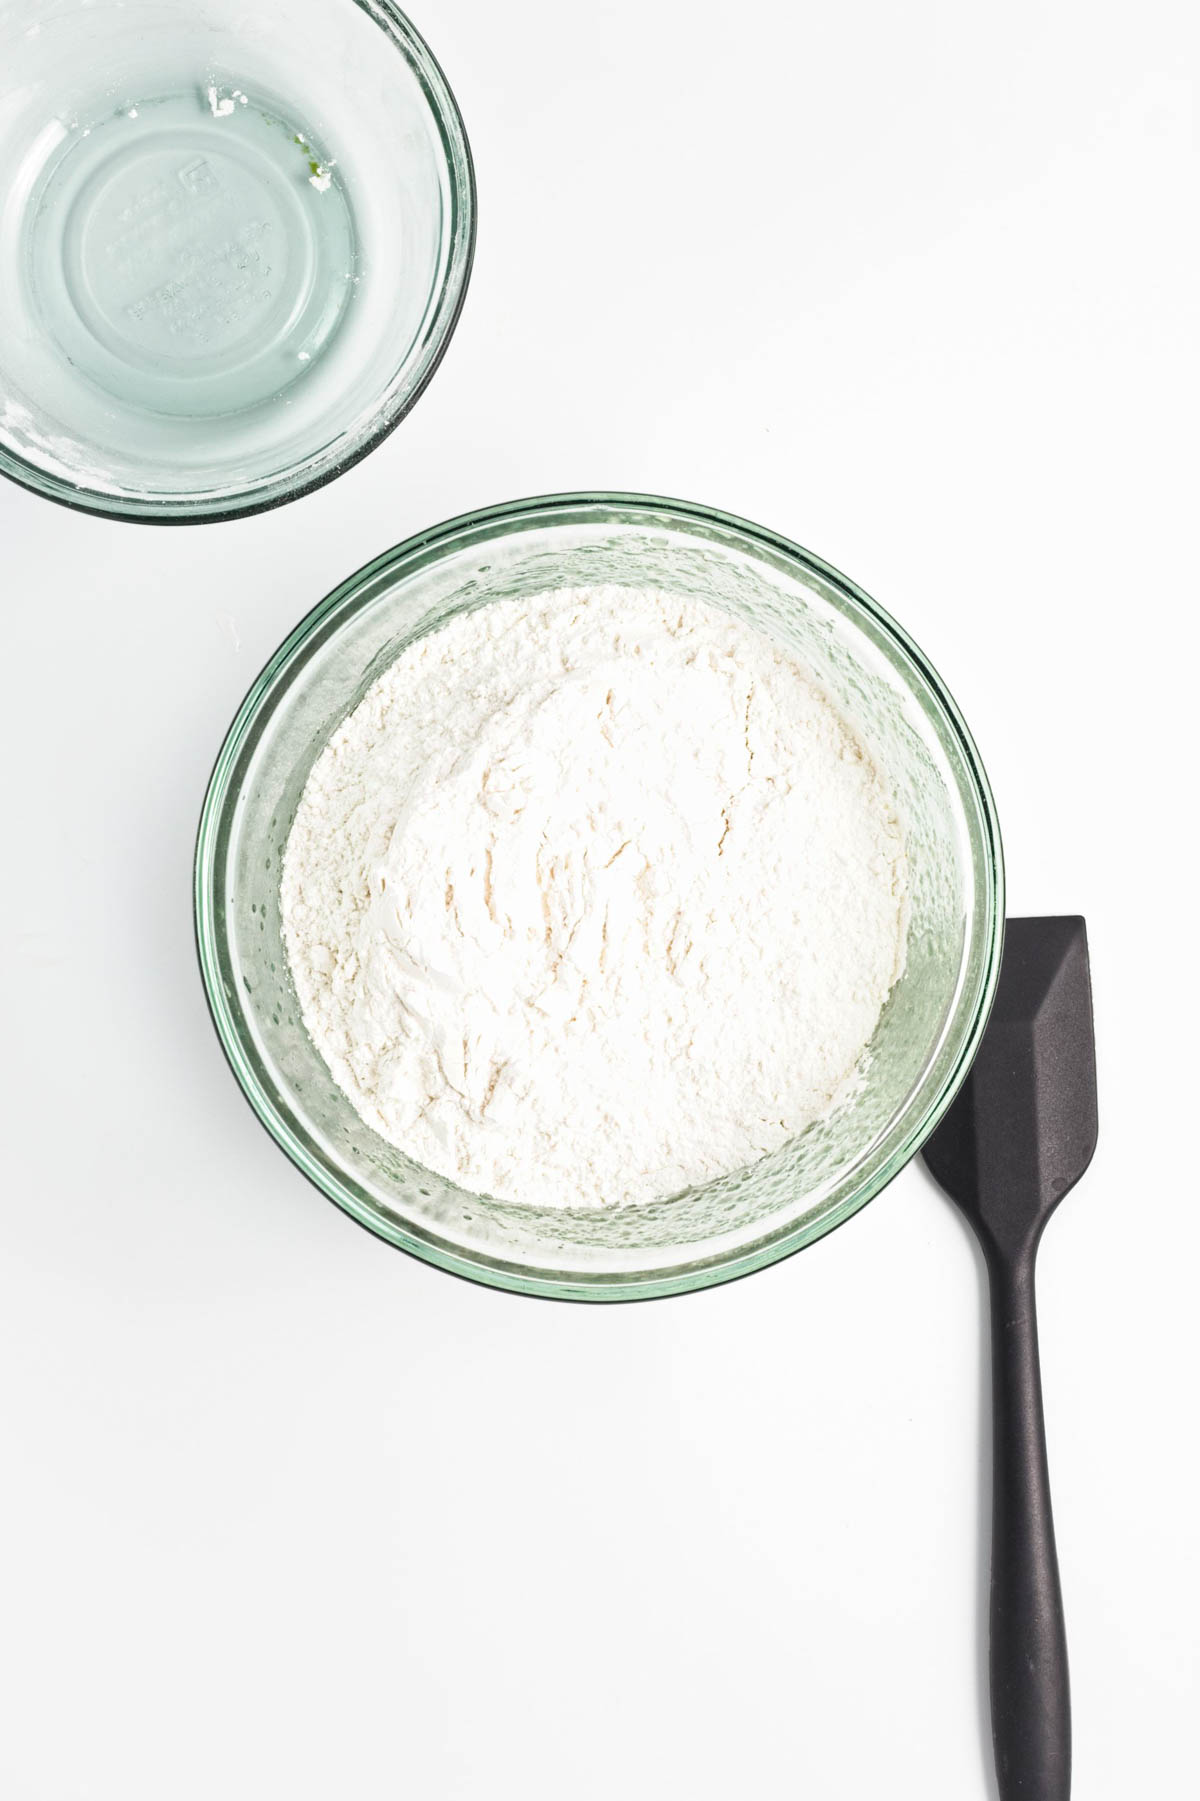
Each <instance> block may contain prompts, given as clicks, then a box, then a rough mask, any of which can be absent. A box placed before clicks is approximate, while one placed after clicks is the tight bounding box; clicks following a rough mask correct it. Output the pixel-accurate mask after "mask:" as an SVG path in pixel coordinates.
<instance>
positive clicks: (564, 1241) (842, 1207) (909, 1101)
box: [195, 494, 1004, 1300]
mask: <svg viewBox="0 0 1200 1801" xmlns="http://www.w3.org/2000/svg"><path fill="white" fill-rule="evenodd" d="M599 583H617V584H625V585H627V586H657V587H660V588H664V589H666V590H668V591H671V592H674V593H678V594H681V595H693V596H696V597H697V598H699V599H703V600H707V601H709V602H710V603H711V604H713V605H716V606H719V607H724V608H726V609H727V610H728V611H730V612H732V613H735V614H738V615H740V616H741V617H742V618H743V619H745V620H747V621H748V622H750V623H751V624H752V625H754V626H755V627H756V628H757V629H758V630H760V631H762V632H765V633H766V634H767V635H768V636H769V637H771V638H772V639H774V640H775V641H776V642H777V643H779V644H780V645H783V646H785V647H788V648H789V649H791V650H792V651H794V652H795V653H796V654H797V655H798V656H799V657H801V658H802V659H803V660H804V661H805V662H806V663H807V664H808V665H809V666H810V667H811V668H812V669H813V670H814V671H816V673H817V674H818V675H819V677H820V679H821V681H822V682H823V683H824V685H825V686H826V688H827V689H828V691H829V692H830V693H831V694H832V695H833V696H834V697H835V698H836V699H837V701H838V703H839V705H840V706H841V708H842V709H843V711H844V712H845V713H846V714H848V715H849V716H850V717H851V718H852V719H853V721H854V723H855V725H856V727H857V729H858V732H859V734H860V735H861V737H862V738H863V739H864V741H865V742H866V743H867V744H868V746H869V748H870V749H871V750H872V751H873V753H874V755H875V757H876V759H877V760H878V762H879V764H880V765H881V766H882V768H883V769H884V770H885V771H886V772H887V774H888V776H889V777H890V779H891V782H892V784H893V786H894V789H895V792H896V796H897V800H898V803H899V807H900V809H901V812H902V815H903V818H904V821H905V824H906V829H907V837H908V854H909V862H910V878H911V920H910V924H909V932H908V946H907V966H906V968H905V971H904V974H903V976H902V977H901V979H900V981H899V982H898V984H897V985H896V987H895V989H894V990H893V993H892V995H891V997H890V999H889V1001H888V1003H887V1006H886V1008H885V1009H884V1012H883V1016H882V1018H881V1019H880V1022H879V1025H878V1028H877V1030H876V1032H875V1035H874V1038H873V1039H872V1042H871V1045H870V1047H869V1052H868V1063H867V1068H866V1079H865V1081H864V1083H863V1085H862V1088H861V1090H860V1092H859V1093H858V1094H857V1095H856V1096H855V1097H854V1099H853V1100H852V1101H850V1102H849V1103H847V1104H846V1105H845V1106H843V1107H842V1108H840V1109H839V1110H838V1111H837V1112H835V1113H834V1114H833V1115H832V1116H831V1117H830V1118H829V1119H827V1120H825V1121H824V1122H821V1123H819V1124H818V1125H816V1126H814V1127H812V1128H810V1129H809V1130H808V1131H806V1132H804V1133H802V1134H801V1135H800V1136H799V1137H797V1138H796V1139H794V1140H793V1141H792V1142H791V1143H790V1144H788V1145H786V1146H785V1147H784V1148H783V1149H782V1150H780V1151H778V1152H776V1153H774V1154H773V1155H771V1156H769V1157H765V1158H763V1159H762V1160H761V1161H760V1162H757V1163H755V1164H753V1165H751V1166H750V1167H748V1168H746V1169H743V1170H739V1171H737V1172H735V1173H733V1174H731V1175H728V1176H725V1177H722V1178H721V1179H720V1180H718V1181H715V1182H711V1183H708V1184H706V1185H705V1186H704V1187H702V1188H698V1189H694V1190H691V1191H689V1192H688V1193H686V1194H682V1195H676V1196H672V1197H670V1198H664V1199H663V1200H660V1201H654V1202H651V1203H649V1204H648V1205H644V1206H636V1207H629V1206H626V1207H614V1208H609V1209H586V1208H576V1209H566V1210H559V1209H539V1208H535V1207H529V1206H524V1205H522V1204H521V1203H520V1200H519V1198H518V1199H517V1200H516V1201H501V1200H496V1199H494V1198H491V1197H488V1196H485V1195H478V1194H470V1193H467V1192H465V1191H463V1190H462V1189H459V1188H457V1187H455V1185H454V1184H453V1183H451V1182H447V1181H444V1180H443V1179H442V1178H440V1177H438V1176H435V1175H433V1174H431V1173H430V1172H429V1171H428V1170H426V1169H423V1168H421V1167H420V1166H419V1165H417V1164H415V1163H413V1162H412V1161H411V1160H410V1159H408V1158H407V1157H405V1156H404V1155H403V1154H402V1153H401V1152H400V1151H398V1150H396V1149H395V1148H394V1147H393V1146H392V1145H390V1144H388V1143H386V1142H385V1140H384V1139H382V1138H380V1137H378V1136H377V1135H376V1133H374V1132H373V1131H372V1130H371V1129H370V1127H368V1126H366V1125H364V1123H363V1122H362V1120H360V1119H359V1117H358V1115H357V1114H356V1113H355V1112H354V1110H353V1108H352V1107H351V1105H350V1103H349V1101H347V1100H346V1098H345V1096H344V1095H343V1094H342V1093H341V1091H340V1090H339V1089H338V1088H337V1087H336V1086H335V1084H334V1082H333V1078H332V1077H331V1076H330V1074H329V1072H328V1070H327V1069H326V1067H325V1065H324V1063H323V1062H322V1061H321V1059H320V1057H319V1056H318V1055H317V1052H316V1051H315V1050H314V1048H313V1046H312V1044H311V1042H310V1040H309V1038H308V1035H307V1033H306V1032H305V1030H304V1026H303V1024H302V1023H301V1019H300V1009H299V1005H298V1002H297V999H296V994H295V990H294V988H293V986H292V982H291V977H290V974H289V970H288V963H287V957H286V955H285V952H284V948H283V943H282V940H281V936H280V917H279V872H280V863H281V859H282V856H283V851H284V846H285V845H286V843H287V837H288V832H289V829H290V827H291V823H292V819H293V817H294V815H295V811H296V805H297V801H298V799H299V796H300V792H301V790H302V788H303V786H304V783H305V780H306V778H307V776H308V773H309V770H310V769H311V768H312V765H313V762H314V761H315V759H316V757H317V756H318V755H319V753H320V751H321V750H322V748H323V747H324V745H325V742H326V740H327V739H328V737H329V736H330V734H331V733H332V732H333V730H334V729H335V728H336V727H337V726H338V724H339V723H340V722H341V721H342V720H343V719H344V718H345V717H346V715H347V714H348V713H350V712H351V711H352V710H353V708H354V707H355V706H357V704H358V702H359V700H360V699H361V698H362V696H363V694H364V692H365V691H366V689H367V688H368V687H369V686H370V684H371V683H372V682H373V681H374V680H375V679H376V677H377V676H378V675H379V674H380V673H381V671H382V670H384V669H385V668H386V667H387V666H388V664H389V663H391V662H392V661H393V660H394V658H395V657H396V656H398V655H399V653H400V652H401V651H402V650H403V649H404V648H405V646H406V645H408V644H410V643H411V642H412V641H413V639H414V638H416V637H418V636H420V635H421V634H423V633H425V632H428V631H430V630H432V629H433V628H435V627H436V626H438V625H439V624H441V623H442V622H443V621H445V620H447V619H449V618H451V617H452V616H453V615H454V614H456V613H460V612H463V611H465V610H467V609H470V608H475V607H482V606H487V605H489V604H490V603H491V602H492V601H495V600H499V599H501V598H504V597H506V596H509V595H519V594H532V593H537V592H540V591H543V590H545V589H549V588H556V587H562V586H586V585H590V584H599ZM195 899H196V927H197V938H198V943H199V950H200V963H201V968H202V971H203V976H204V981H205V984H206V987H207V990H208V997H209V1002H210V1005H211V1008H212V1013H213V1018H214V1020H215V1022H216V1027H217V1031H218V1033H219V1035H220V1038H221V1042H222V1044H223V1046H224V1048H225V1051H226V1053H227V1055H228V1057H229V1060H230V1062H231V1064H232V1066H233V1069H234V1071H235V1073H236V1075H237V1077H238V1080H239V1081H240V1082H241V1084H242V1087H243V1088H244V1089H245V1091H246V1094H247V1096H248V1097H249V1099H250V1102H251V1104H252V1106H253V1107H254V1109H255V1111H256V1112H257V1113H258V1116H259V1118H260V1119H261V1120H262V1121H263V1123H264V1125H265V1126H266V1127H267V1129H268V1130H269V1131H270V1132H271V1133H272V1135H273V1136H274V1137H275V1138H276V1140H277V1141H278V1142H279V1144H281V1145H282V1146H283V1149H284V1150H285V1151H286V1152H287V1154H288V1156H289V1157H291V1159H292V1160H293V1162H294V1163H295V1164H296V1165H297V1167H298V1168H299V1169H301V1170H302V1171H303V1172H304V1173H305V1175H307V1176H309V1177H311V1179H312V1180H313V1181H314V1182H315V1183H316V1184H317V1185H318V1187H320V1188H321V1189H323V1190H324V1192H325V1193H326V1194H327V1195H329V1196H330V1197H331V1198H332V1199H333V1200H335V1201H336V1202H337V1203H338V1205H339V1206H341V1207H344V1208H345V1210H346V1211H347V1212H348V1213H350V1214H351V1215H353V1217H354V1218H355V1219H357V1220H359V1221H361V1222H362V1224H364V1225H367V1226H369V1227H370V1228H371V1229H372V1230H373V1231H375V1232H377V1233H379V1235H380V1236H381V1237H382V1238H386V1239H389V1240H390V1241H391V1242H392V1243H393V1244H396V1245H401V1246H403V1248H404V1249H406V1250H409V1251H413V1252H415V1253H416V1254H417V1255H418V1256H420V1257H423V1258H425V1259H426V1260H427V1261H428V1262H430V1263H434V1264H438V1265H440V1266H441V1267H442V1268H443V1269H448V1270H453V1271H455V1272H457V1273H458V1274H460V1275H467V1276H473V1277H475V1278H477V1279H479V1280H481V1281H484V1282H489V1283H493V1284H495V1285H496V1286H498V1287H501V1288H511V1289H517V1290H521V1291H524V1292H526V1293H534V1294H543V1295H553V1296H561V1297H572V1298H576V1299H587V1300H614V1299H618V1300H619V1299H629V1298H632V1297H635V1296H642V1295H662V1294H671V1293H677V1292H679V1291H681V1290H684V1289H689V1288H699V1287H703V1286H704V1285H706V1284H708V1283H713V1282H720V1281H724V1280H727V1279H728V1278H730V1277H732V1276H738V1275H742V1274H744V1273H745V1272H747V1271H749V1270H753V1269H757V1268H759V1267H760V1266H761V1265H763V1264H765V1263H770V1262H772V1261H774V1260H775V1259H776V1258H779V1257H783V1256H786V1255H787V1254H788V1252H789V1251H794V1250H797V1249H798V1248H799V1247H800V1246H802V1245H805V1244H808V1243H810V1242H811V1241H812V1240H813V1239H814V1238H817V1237H819V1236H820V1235H821V1234H822V1233H824V1232H828V1231H829V1230H830V1228H831V1227H833V1226H836V1225H838V1224H839V1223H840V1222H841V1221H842V1220H844V1219H846V1218H848V1217H849V1215H850V1214H852V1213H854V1212H855V1211H857V1209H858V1208H860V1207H861V1206H862V1205H863V1204H864V1203H865V1202H866V1201H868V1200H869V1199H870V1198H871V1196H872V1195H873V1194H875V1193H876V1192H877V1191H878V1190H879V1189H880V1188H882V1187H883V1185H884V1183H885V1182H887V1181H888V1180H889V1178H890V1177H892V1176H893V1175H895V1173H896V1172H897V1170H899V1169H900V1168H901V1167H902V1166H903V1164H904V1163H905V1162H907V1160H908V1159H909V1158H910V1157H911V1156H912V1155H913V1153H914V1152H915V1151H916V1150H917V1148H918V1147H919V1146H920V1144H921V1143H922V1142H923V1140H924V1139H925V1137H926V1136H927V1135H928V1133H929V1132H931V1131H932V1129H933V1127H934V1126H935V1125H936V1123H937V1121H938V1120H939V1119H940V1117H941V1115H942V1114H943V1113H944V1112H945V1110H946V1108H947V1106H948V1105H949V1103H950V1100H951V1099H952V1097H953V1095H954V1093H955V1091H956V1089H957V1088H958V1085H959V1083H960V1082H961V1080H962V1078H963V1076H964V1075H965V1073H966V1070H967V1068H968V1066H969V1064H970V1061H971V1058H972V1056H973V1055H974V1051H975V1048H976V1046H977V1044H978V1042H979V1037H980V1034H981V1032H982V1030H983V1026H984V1024H985V1022H986V1018H987V1013H988V1009H989V1007H990V1005H991V999H992V994H993V990H994V987H995V982H996V976H997V972H998V968H999V958H1000V947H1001V939H1002V932H1003V919H1004V906H1003V876H1002V867H1001V853H1000V838H999V832H998V829H997V823H996V816H995V811H994V808H993V805H992V800H991V796H990V793H989V791H988V785H987V780H986V777H985V776H984V773H983V770H982V768H981V767H980V763H979V759H978V756H977V754H976V752H975V748H974V746H973V744H972V742H971V739H970V737H969V736H968V734H967V730H966V727H965V726H964V725H963V722H962V720H961V719H960V717H959V714H958V711H957V709H956V708H955V705H954V702H953V701H952V700H951V698H950V696H949V695H948V694H947V692H946V690H945V688H944V687H943V686H942V683H941V682H940V680H939V679H938V677H937V676H936V675H935V673H934V672H933V670H932V669H931V668H930V666H929V664H928V663H927V662H926V660H925V658H924V657H923V656H922V655H921V653H920V651H918V650H917V648H916V647H915V645H913V644H912V643H911V642H910V641H909V639H908V638H907V637H906V636H905V635H904V633H903V632H902V631H901V630H900V629H899V627H898V626H896V625H895V624H894V623H893V622H892V620H890V619H889V618H888V616H887V615H886V614H885V613H883V612H882V611H881V610H880V609H879V608H878V607H877V606H876V605H875V603H874V602H873V601H872V600H870V599H868V597H867V596H866V595H865V594H864V593H863V592H862V591H861V589H859V588H856V587H855V586H854V584H853V583H852V582H849V581H847V580H846V578H845V577H844V576H841V575H839V574H838V573H837V572H836V570H833V569H831V568H830V567H829V566H828V564H825V563H822V562H821V561H820V560H819V559H818V558H817V557H814V556H811V555H810V554H809V553H808V552H807V551H804V550H801V549H799V548H798V547H797V546H796V545H794V544H790V543H788V542H787V541H786V540H785V539H783V538H779V537H777V536H776V535H775V534H774V533H772V532H767V531H764V530H762V529H761V528H760V527H758V526H754V525H749V524H747V523H746V522H745V521H743V520H738V519H732V518H729V517H727V516H726V515H724V514H721V513H717V512H713V511H711V510H709V509H707V508H704V507H699V506H691V505H688V504H686V503H682V502H678V501H668V500H654V499H648V498H645V497H638V496H631V495H621V494H601V495H568V496H560V497H554V498H550V499H543V500H529V501H522V502H518V503H515V504H513V505H510V506H503V507H495V508H492V509H490V510H488V511H486V512H482V513H474V514H470V515H468V516H467V517H465V518H462V519H455V520H451V521H450V522H449V523H448V524H446V525H442V526H439V527H437V528H436V529H434V530H432V531H428V532H424V533H422V534H421V535H420V536H419V537H416V538H412V539H410V540H409V542H408V543H407V544H402V545H400V546H399V547H398V548H397V549H395V550H391V551H388V552H387V553H386V555H384V556H382V557H379V558H378V559H377V560H376V561H375V562H373V563H370V564H368V566H367V567H366V568H365V569H361V570H359V571H358V573H357V574H356V575H353V576H351V577H350V579H349V580H348V581H346V582H344V583H343V584H342V586H341V587H340V588H338V589H337V590H336V591H335V592H334V593H333V594H331V595H330V596H329V597H328V599H327V600H324V601H322V603H321V604H320V606H318V607H317V608H316V609H315V611H314V612H312V613H310V614H309V616H308V618H307V619H305V620H304V621H303V622H302V623H301V624H300V625H299V626H297V628H296V630H295V631H294V632H293V633H292V635H291V637H290V638H288V639H287V641H286V643H284V644H283V645H282V646H281V647H280V649H279V650H278V651H277V652H276V654H275V656H274V657H273V658H272V659H271V661H270V663H269V664H268V665H267V667H266V669H265V670H264V671H263V673H262V674H261V675H260V676H259V678H258V680H257V681H256V682H255V684H254V686H253V688H252V689H251V691H250V693H249V694H248V695H247V697H246V700H245V702H244V703H243V705H242V708H241V711H240V712H239V713H238V716H237V718H236V720H235V721H234V723H233V726H232V729H231V730H230V733H229V736H228V738H227V739H226V741H225V745H224V748H223V749H222V751H221V754H220V756H219V758H218V759H217V765H216V768H215V770H214V773H213V777H212V781H211V784H210V787H209V791H208V795H207V798H206V800H205V803H204V810H203V816H202V818H201V822H200V834H199V841H198V845H197V853H196V891H195ZM767 1048H768V1050H769V1048H770V1047H767Z"/></svg>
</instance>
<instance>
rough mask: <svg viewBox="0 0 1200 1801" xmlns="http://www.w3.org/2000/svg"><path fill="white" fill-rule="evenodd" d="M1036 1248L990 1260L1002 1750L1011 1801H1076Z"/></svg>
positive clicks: (1002, 1778)
mask: <svg viewBox="0 0 1200 1801" xmlns="http://www.w3.org/2000/svg"><path fill="white" fill-rule="evenodd" d="M1033 1267H1034V1247H1032V1246H1030V1247H1029V1248H1027V1249H1025V1250H1022V1251H1021V1252H1020V1253H1019V1254H1018V1255H1016V1256H1014V1257H1004V1256H1001V1255H1000V1254H999V1253H994V1254H993V1255H992V1256H991V1257H990V1258H989V1273H990V1277H991V1291H992V1386H993V1396H994V1399H993V1408H992V1421H993V1426H992V1430H993V1466H992V1483H993V1490H992V1587H991V1687H992V1743H993V1746H994V1748H995V1753H996V1775H997V1777H998V1780H999V1785H1000V1796H1001V1801H1068V1796H1069V1795H1070V1792H1071V1696H1070V1688H1069V1684H1068V1680H1067V1635H1066V1628H1065V1626H1064V1624H1063V1609H1062V1590H1061V1588H1060V1585H1059V1578H1058V1553H1057V1551H1056V1550H1055V1546H1054V1520H1053V1516H1052V1514H1051V1509H1050V1473H1049V1469H1048V1466H1047V1463H1046V1428H1045V1422H1044V1420H1043V1417H1042V1380H1041V1373H1040V1370H1039V1367H1038V1341H1037V1316H1036V1313H1035V1310H1034V1298H1033V1295H1034V1285H1033Z"/></svg>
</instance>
